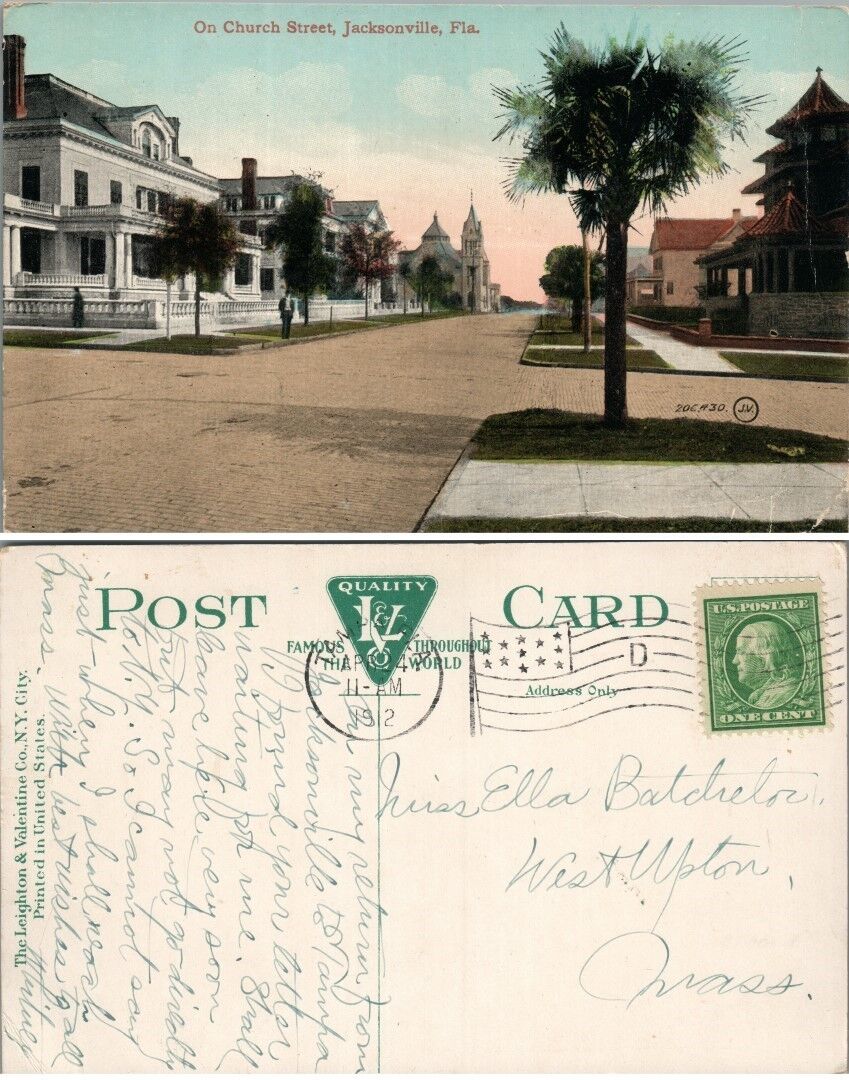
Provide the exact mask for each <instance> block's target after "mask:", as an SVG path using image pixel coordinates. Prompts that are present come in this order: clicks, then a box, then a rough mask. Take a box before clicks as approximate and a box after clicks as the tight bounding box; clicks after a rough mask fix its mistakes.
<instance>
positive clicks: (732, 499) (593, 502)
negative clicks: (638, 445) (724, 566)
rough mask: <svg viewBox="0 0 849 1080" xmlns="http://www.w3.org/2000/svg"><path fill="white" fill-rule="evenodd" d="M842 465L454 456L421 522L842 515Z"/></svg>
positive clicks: (764, 518)
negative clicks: (453, 463) (452, 465)
mask: <svg viewBox="0 0 849 1080" xmlns="http://www.w3.org/2000/svg"><path fill="white" fill-rule="evenodd" d="M847 475H849V466H846V465H842V464H834V465H801V464H787V465H783V464H776V465H725V464H692V465H687V464H680V465H674V464H672V465H666V464H658V465H652V464H644V463H640V462H635V463H633V464H622V463H616V464H613V463H611V464H604V463H600V462H543V463H539V464H536V463H527V464H525V463H519V462H501V461H474V460H470V459H468V458H465V457H464V458H463V459H461V460H460V461H459V462H458V463H457V465H456V467H455V468H454V469H453V471H452V472H451V475H450V476H449V477H448V479H447V480H446V482H445V484H444V486H443V488H442V490H441V491H440V493H439V495H438V496H437V498H436V500H435V501H434V503H433V505H432V506H431V508H430V510H429V511H428V514H427V516H426V518H425V521H424V522H423V523H422V524H423V525H425V524H433V523H434V522H436V521H437V520H438V519H440V518H465V517H485V518H553V517H603V518H673V519H674V518H687V517H708V518H719V519H720V520H722V519H727V520H732V519H744V520H745V519H749V520H753V521H769V522H775V523H776V524H777V523H779V522H782V521H803V520H807V519H810V518H813V519H817V518H823V519H825V518H845V517H846V514H847Z"/></svg>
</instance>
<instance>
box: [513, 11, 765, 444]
mask: <svg viewBox="0 0 849 1080" xmlns="http://www.w3.org/2000/svg"><path fill="white" fill-rule="evenodd" d="M741 45H742V43H741V42H740V41H739V40H728V39H724V38H712V39H707V40H703V41H689V42H687V41H675V40H673V39H671V38H670V39H667V40H666V41H665V42H664V44H663V47H662V49H661V50H660V51H657V52H655V51H654V50H653V49H651V48H649V46H648V44H647V43H646V41H645V40H644V39H642V38H640V39H636V40H628V41H626V42H625V43H624V44H619V43H617V42H616V41H613V40H609V41H608V42H607V44H606V45H605V46H603V47H601V48H589V47H588V46H586V45H584V44H583V43H582V42H580V41H578V40H576V39H575V38H573V37H572V36H571V35H570V34H569V33H568V32H567V30H566V29H565V27H564V26H563V25H561V26H560V28H559V29H558V30H557V31H556V33H555V35H554V38H553V40H552V42H551V45H550V46H549V49H548V52H545V53H543V62H544V66H545V74H544V76H543V78H542V80H541V82H540V83H539V85H538V86H524V87H518V88H516V89H496V90H495V95H496V97H497V99H498V101H499V102H500V104H501V105H502V106H503V108H504V114H503V115H504V121H505V122H504V124H503V126H502V128H501V129H500V131H499V132H498V133H497V135H496V136H495V138H496V139H499V138H505V137H506V138H508V139H509V140H511V141H513V140H519V141H520V143H521V146H522V150H523V155H522V157H520V158H517V159H514V160H513V161H511V162H510V175H509V178H508V181H507V184H506V187H507V192H508V197H510V198H512V199H521V198H523V197H524V195H526V194H527V193H530V192H545V191H554V192H557V193H559V194H566V195H568V196H569V200H570V203H571V205H572V209H573V210H574V212H575V216H576V217H577V219H578V225H579V226H580V228H581V230H582V232H585V233H596V234H599V233H603V234H604V237H605V252H606V258H605V263H606V271H607V287H606V291H605V309H604V310H605V348H604V419H605V423H606V424H607V425H608V426H611V427H622V426H624V424H625V422H626V420H627V407H626V400H627V399H626V369H625V281H626V273H627V261H628V230H629V228H630V225H631V221H632V219H633V218H634V216H635V214H637V212H638V211H641V210H642V211H643V212H647V213H649V214H652V215H656V214H659V213H661V212H662V211H663V210H664V208H665V207H666V204H667V203H668V202H669V201H670V200H671V199H675V198H677V197H678V196H681V195H684V194H686V193H687V192H689V191H690V190H691V189H692V188H693V187H694V186H695V185H696V184H697V183H698V182H699V180H700V179H702V178H703V177H717V176H721V175H722V174H724V173H725V172H727V171H728V168H729V166H728V165H727V164H726V163H725V162H724V161H723V159H722V152H723V150H724V148H725V147H724V144H725V141H726V140H728V139H734V138H743V137H744V135H745V129H746V124H747V121H748V117H749V114H750V112H751V110H752V107H753V106H754V105H755V104H756V103H757V102H758V101H760V100H761V99H760V98H752V97H745V96H743V95H742V94H741V93H740V91H739V88H738V87H737V85H736V80H737V75H738V72H739V69H740V65H741V63H742V61H743V59H744V57H743V55H742V54H741V52H740V48H741Z"/></svg>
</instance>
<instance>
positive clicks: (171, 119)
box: [166, 116, 180, 157]
mask: <svg viewBox="0 0 849 1080" xmlns="http://www.w3.org/2000/svg"><path fill="white" fill-rule="evenodd" d="M166 120H167V121H168V123H169V124H170V125H171V127H172V128H173V129H174V147H173V151H172V152H173V156H174V157H179V156H180V120H179V117H176V116H167V117H166Z"/></svg>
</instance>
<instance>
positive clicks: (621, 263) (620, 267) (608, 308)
mask: <svg viewBox="0 0 849 1080" xmlns="http://www.w3.org/2000/svg"><path fill="white" fill-rule="evenodd" d="M606 262H607V268H606V273H607V284H606V290H605V298H604V423H605V425H606V426H607V427H612V428H621V427H624V426H625V422H626V420H627V419H628V408H627V387H626V382H627V369H626V366H625V285H626V278H627V271H628V223H627V222H610V223H609V224H608V227H607V259H606Z"/></svg>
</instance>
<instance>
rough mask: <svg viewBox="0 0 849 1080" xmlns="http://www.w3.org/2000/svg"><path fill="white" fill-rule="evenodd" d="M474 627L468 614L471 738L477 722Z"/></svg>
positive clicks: (475, 731)
mask: <svg viewBox="0 0 849 1080" xmlns="http://www.w3.org/2000/svg"><path fill="white" fill-rule="evenodd" d="M474 643H475V638H474V627H473V624H472V618H471V616H469V734H470V735H471V736H472V738H474V737H475V735H477V734H478V724H477V716H476V707H475V706H476V700H475V699H476V696H477V695H476V690H477V668H476V666H475V651H474Z"/></svg>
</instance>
